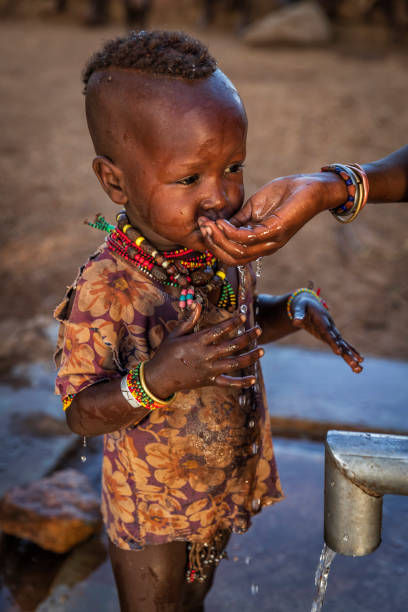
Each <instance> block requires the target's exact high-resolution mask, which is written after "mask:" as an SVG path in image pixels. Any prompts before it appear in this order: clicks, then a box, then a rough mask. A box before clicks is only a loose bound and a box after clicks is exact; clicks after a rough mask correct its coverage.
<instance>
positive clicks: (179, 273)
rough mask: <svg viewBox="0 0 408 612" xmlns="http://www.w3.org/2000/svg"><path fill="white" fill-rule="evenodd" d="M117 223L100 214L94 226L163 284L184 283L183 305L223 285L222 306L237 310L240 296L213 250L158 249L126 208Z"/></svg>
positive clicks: (112, 247) (116, 250)
mask: <svg viewBox="0 0 408 612" xmlns="http://www.w3.org/2000/svg"><path fill="white" fill-rule="evenodd" d="M116 220H117V223H118V225H117V227H115V226H113V225H110V224H109V223H108V222H107V221H106V220H105V219H104V218H103V217H102V215H96V217H95V220H94V222H93V223H91V222H89V221H85V223H87V224H88V225H90V226H91V227H95V228H97V229H100V230H103V231H106V232H108V238H107V244H108V248H109V249H110V250H111V251H112V252H114V253H116V254H117V255H119V256H120V257H122V258H123V259H125V260H126V261H128V262H129V263H131V264H133V265H135V266H136V267H137V268H138V269H139V270H140V271H141V272H143V273H144V274H146V275H147V276H149V277H150V278H153V279H155V280H157V281H158V282H159V283H160V284H163V285H170V286H173V287H180V290H181V291H180V298H179V307H180V308H181V309H184V308H185V307H186V305H187V306H190V305H191V304H192V303H193V301H195V300H198V301H201V302H202V301H203V300H205V299H206V298H207V296H208V294H209V293H211V292H212V291H213V290H214V289H220V291H221V293H220V296H219V299H218V303H217V304H218V306H219V307H222V308H228V309H229V310H234V309H235V307H236V296H235V293H234V290H233V289H232V287H231V285H230V283H229V282H228V281H227V279H226V273H225V271H224V270H223V266H222V263H221V262H220V261H219V260H217V259H216V258H215V257H214V255H213V254H212V253H211V252H210V251H204V252H203V253H200V252H197V251H193V249H186V248H183V249H175V250H174V251H158V250H157V249H156V248H155V247H154V246H153V245H151V244H150V243H149V242H148V241H147V240H146V238H144V236H142V235H141V234H140V232H139V231H138V230H137V229H136V228H134V227H132V226H131V225H130V223H129V219H128V217H127V215H126V213H125V212H124V211H122V212H120V213H119V214H118V215H117V217H116Z"/></svg>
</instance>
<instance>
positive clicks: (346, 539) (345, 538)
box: [343, 533, 349, 542]
mask: <svg viewBox="0 0 408 612" xmlns="http://www.w3.org/2000/svg"><path fill="white" fill-rule="evenodd" d="M348 541H349V537H348V535H347V534H346V533H345V534H344V536H343V542H348Z"/></svg>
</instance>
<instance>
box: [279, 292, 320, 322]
mask: <svg viewBox="0 0 408 612" xmlns="http://www.w3.org/2000/svg"><path fill="white" fill-rule="evenodd" d="M300 293H310V294H311V295H313V296H314V297H315V298H316V299H317V300H318V301H319V302H320V303H321V304H322V305H323V306H324V307H325V308H327V310H328V306H327V304H326V302H325V301H324V300H322V298H321V297H320V289H318V290H317V291H313V289H309V288H308V287H300V289H296V291H293V292H292V293H291V294H290V296H289V297H288V300H287V302H286V312H287V313H288V317H289V319H290V320H291V321H293V314H292V309H291V306H292V302H293V300H294V299H295V297H296V296H297V295H299V294H300Z"/></svg>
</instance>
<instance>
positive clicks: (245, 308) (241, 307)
mask: <svg viewBox="0 0 408 612" xmlns="http://www.w3.org/2000/svg"><path fill="white" fill-rule="evenodd" d="M247 310H248V306H247V305H246V304H241V306H240V307H239V312H240V313H242V314H246V313H247Z"/></svg>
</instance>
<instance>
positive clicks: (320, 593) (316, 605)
mask: <svg viewBox="0 0 408 612" xmlns="http://www.w3.org/2000/svg"><path fill="white" fill-rule="evenodd" d="M335 556H336V553H335V552H334V550H332V549H331V548H329V547H328V546H327V544H326V543H325V544H324V546H323V550H322V554H321V555H320V559H319V564H318V566H317V570H316V574H315V585H316V595H315V598H314V600H313V603H312V609H311V611H310V612H320V610H321V609H322V606H323V601H324V596H325V595H326V589H327V580H328V578H329V572H330V566H331V564H332V561H333V559H334V557H335Z"/></svg>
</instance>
